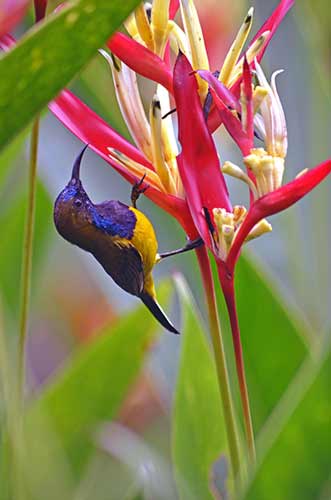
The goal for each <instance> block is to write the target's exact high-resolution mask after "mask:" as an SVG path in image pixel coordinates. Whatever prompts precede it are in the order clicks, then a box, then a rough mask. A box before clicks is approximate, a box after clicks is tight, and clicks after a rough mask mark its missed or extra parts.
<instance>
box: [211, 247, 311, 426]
mask: <svg viewBox="0 0 331 500" xmlns="http://www.w3.org/2000/svg"><path fill="white" fill-rule="evenodd" d="M214 274H215V275H216V273H214ZM215 279H216V280H217V277H216V278H215ZM216 283H217V282H216ZM235 285H236V299H237V309H238V317H239V324H240V327H241V339H242V345H243V352H244V361H245V369H246V376H247V382H248V390H249V396H250V403H251V409H252V417H253V425H254V430H255V433H256V434H258V432H259V431H260V429H261V428H262V426H263V424H264V423H265V421H266V419H267V418H268V416H269V415H270V413H271V412H272V410H273V408H274V407H275V406H276V405H277V403H278V401H279V400H280V398H281V397H282V394H283V392H284V391H285V390H286V388H287V387H288V384H289V383H290V382H291V380H292V378H293V377H294V376H295V374H296V372H297V370H298V369H299V367H300V365H301V363H302V362H303V361H304V359H305V357H306V356H307V354H308V349H307V345H306V342H305V339H304V331H303V327H302V326H301V325H300V323H299V322H298V320H297V318H296V317H295V316H294V314H293V313H292V312H291V309H290V308H289V307H286V305H285V304H284V302H283V300H282V298H281V296H280V294H279V292H278V291H277V290H276V289H275V287H274V286H273V285H272V283H271V281H270V280H269V279H268V278H267V276H266V274H265V273H264V272H263V270H262V268H261V266H260V265H258V264H257V263H256V262H254V260H253V259H252V258H251V257H250V256H249V255H247V254H245V255H243V256H241V258H240V259H239V262H238V265H237V269H236V277H235ZM217 289H218V302H219V305H220V317H221V322H222V327H223V330H224V331H223V335H224V338H225V340H226V344H227V351H228V354H229V355H230V356H229V360H231V361H232V362H231V363H230V365H231V374H232V380H236V374H235V368H234V360H233V347H232V338H231V331H230V327H229V324H228V321H227V311H226V308H225V305H224V300H223V297H222V292H221V290H220V287H219V286H218V287H217ZM285 356H286V358H285ZM239 407H240V403H239V400H238V408H239ZM239 413H240V412H239Z"/></svg>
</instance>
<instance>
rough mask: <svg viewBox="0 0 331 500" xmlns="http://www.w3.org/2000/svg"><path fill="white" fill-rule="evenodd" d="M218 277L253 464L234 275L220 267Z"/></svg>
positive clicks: (247, 397) (251, 437) (251, 431)
mask: <svg viewBox="0 0 331 500" xmlns="http://www.w3.org/2000/svg"><path fill="white" fill-rule="evenodd" d="M219 276H220V281H221V285H222V290H223V293H224V297H225V302H226V305H227V309H228V313H229V318H230V324H231V330H232V340H233V347H234V353H235V359H236V369H237V376H238V383H239V390H240V398H241V404H242V409H243V415H244V425H245V433H246V440H247V448H248V452H249V456H250V459H251V461H252V462H255V458H256V456H255V442H254V431H253V424H252V417H251V410H250V404H249V396H248V389H247V382H246V375H245V365H244V358H243V350H242V345H241V338H240V329H239V322H238V316H237V309H236V301H235V292H234V275H233V273H228V272H227V271H226V270H225V269H222V267H219Z"/></svg>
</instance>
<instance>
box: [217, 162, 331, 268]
mask: <svg viewBox="0 0 331 500" xmlns="http://www.w3.org/2000/svg"><path fill="white" fill-rule="evenodd" d="M330 172H331V159H330V160H326V161H325V162H323V163H321V164H320V165H318V166H317V167H315V168H313V169H311V170H308V172H306V173H304V174H302V175H300V176H299V177H297V178H296V179H294V180H293V181H291V182H289V183H288V184H285V185H284V186H282V187H280V188H279V189H276V190H275V191H272V192H271V193H268V194H266V195H265V196H263V197H262V198H260V199H258V200H257V201H256V202H254V203H253V204H252V206H251V207H250V209H249V212H248V214H247V216H246V218H245V220H244V222H243V223H242V225H241V226H240V229H239V230H238V234H237V236H236V238H235V240H234V242H233V245H232V247H231V250H230V252H229V256H228V258H227V261H226V262H227V265H228V267H229V269H233V268H234V266H235V263H236V261H237V259H238V257H239V253H240V249H241V247H242V245H243V243H244V241H245V239H246V237H247V236H248V234H249V232H250V231H251V230H252V229H253V227H254V226H255V224H257V223H258V222H259V221H260V220H262V219H264V218H266V217H270V216H271V215H274V214H276V213H278V212H282V211H283V210H285V209H286V208H289V207H291V206H292V205H294V203H296V202H297V201H299V200H300V199H301V198H303V197H304V196H305V195H306V194H308V193H309V192H310V191H311V190H312V189H314V188H315V187H316V186H317V185H318V184H319V183H320V182H322V181H323V179H325V178H326V177H327V176H328V175H329V174H330Z"/></svg>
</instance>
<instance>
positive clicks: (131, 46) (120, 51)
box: [107, 33, 173, 93]
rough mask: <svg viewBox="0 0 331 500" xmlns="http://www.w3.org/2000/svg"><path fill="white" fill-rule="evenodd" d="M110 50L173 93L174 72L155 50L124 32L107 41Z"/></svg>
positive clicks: (137, 71)
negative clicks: (172, 72)
mask: <svg viewBox="0 0 331 500" xmlns="http://www.w3.org/2000/svg"><path fill="white" fill-rule="evenodd" d="M107 45H108V48H109V50H111V52H113V54H115V56H117V57H118V58H119V59H120V60H121V61H123V62H124V63H125V64H126V65H127V66H129V68H131V69H132V70H133V71H135V72H136V73H138V74H139V75H142V76H144V77H145V78H148V79H149V80H152V81H154V82H157V83H160V84H161V85H163V87H165V88H166V89H167V90H168V91H169V92H170V93H173V87H172V74H171V71H170V69H169V67H168V65H167V64H166V63H165V62H164V61H163V60H162V59H161V58H160V57H159V56H157V55H156V54H154V52H152V51H151V50H149V49H147V48H146V47H144V46H143V45H141V44H140V43H138V42H136V41H135V40H133V39H132V38H129V37H128V36H126V35H124V33H115V34H114V35H113V36H112V37H111V38H110V40H108V42H107Z"/></svg>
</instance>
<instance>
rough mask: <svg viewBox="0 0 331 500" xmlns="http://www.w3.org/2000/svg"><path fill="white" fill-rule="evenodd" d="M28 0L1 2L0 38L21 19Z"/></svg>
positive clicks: (4, 0)
mask: <svg viewBox="0 0 331 500" xmlns="http://www.w3.org/2000/svg"><path fill="white" fill-rule="evenodd" d="M29 3H30V1H29V0H3V1H2V2H1V6H0V37H2V36H3V35H6V34H7V33H9V32H10V31H11V30H12V29H13V28H14V27H15V26H16V24H18V23H19V22H20V20H21V19H22V18H23V16H24V14H25V12H26V10H27V8H28V6H29Z"/></svg>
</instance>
